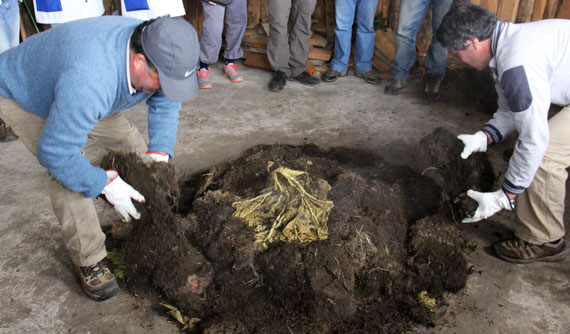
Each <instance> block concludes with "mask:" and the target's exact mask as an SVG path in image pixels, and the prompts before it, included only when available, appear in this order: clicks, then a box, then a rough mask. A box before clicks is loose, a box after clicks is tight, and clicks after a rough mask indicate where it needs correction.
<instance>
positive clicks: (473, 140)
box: [457, 131, 487, 159]
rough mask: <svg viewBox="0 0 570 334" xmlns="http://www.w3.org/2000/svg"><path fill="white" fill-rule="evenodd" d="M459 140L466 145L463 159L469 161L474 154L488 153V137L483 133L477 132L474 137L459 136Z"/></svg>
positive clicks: (462, 154) (462, 155)
mask: <svg viewBox="0 0 570 334" xmlns="http://www.w3.org/2000/svg"><path fill="white" fill-rule="evenodd" d="M457 138H458V139H459V140H461V141H462V142H463V144H465V147H464V148H463V152H462V153H461V157H462V158H463V159H467V158H468V157H469V156H470V155H471V153H473V152H486V151H487V135H486V134H485V132H483V131H477V132H475V133H474V134H472V135H465V134H462V135H459V136H457Z"/></svg>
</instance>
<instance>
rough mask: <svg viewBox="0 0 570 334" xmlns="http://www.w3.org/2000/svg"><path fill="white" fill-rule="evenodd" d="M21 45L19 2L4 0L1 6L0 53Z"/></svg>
mask: <svg viewBox="0 0 570 334" xmlns="http://www.w3.org/2000/svg"><path fill="white" fill-rule="evenodd" d="M18 43H20V8H19V7H18V0H2V4H1V5H0V53H2V52H4V51H6V50H8V49H10V48H12V47H14V46H16V45H18Z"/></svg>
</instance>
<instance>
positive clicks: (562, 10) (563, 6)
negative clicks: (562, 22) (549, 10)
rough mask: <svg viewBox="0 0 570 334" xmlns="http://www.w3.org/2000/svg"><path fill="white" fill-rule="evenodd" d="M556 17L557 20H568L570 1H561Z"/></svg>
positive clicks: (569, 17)
mask: <svg viewBox="0 0 570 334" xmlns="http://www.w3.org/2000/svg"><path fill="white" fill-rule="evenodd" d="M556 17H557V18H559V19H570V0H562V1H561V3H560V7H558V11H557V12H556Z"/></svg>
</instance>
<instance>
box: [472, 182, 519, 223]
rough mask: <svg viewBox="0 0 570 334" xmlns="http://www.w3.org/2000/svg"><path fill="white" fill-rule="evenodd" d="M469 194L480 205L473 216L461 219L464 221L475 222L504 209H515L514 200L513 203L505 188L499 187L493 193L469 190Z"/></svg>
mask: <svg viewBox="0 0 570 334" xmlns="http://www.w3.org/2000/svg"><path fill="white" fill-rule="evenodd" d="M467 196H469V197H471V198H473V199H474V200H476V201H477V203H479V206H478V207H477V210H475V213H474V214H473V217H468V218H464V219H463V220H462V221H461V222H462V223H475V222H478V221H480V220H481V219H487V218H489V217H491V216H492V215H494V214H495V213H497V212H499V211H501V210H502V209H505V210H512V209H514V201H513V202H512V203H511V200H510V198H509V197H508V196H507V194H506V193H505V192H504V191H503V189H499V190H497V191H495V192H492V193H480V192H478V191H475V190H468V191H467Z"/></svg>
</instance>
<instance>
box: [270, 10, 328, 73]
mask: <svg viewBox="0 0 570 334" xmlns="http://www.w3.org/2000/svg"><path fill="white" fill-rule="evenodd" d="M316 4H317V0H268V1H267V7H268V10H267V11H268V14H269V39H268V40H267V58H268V59H269V63H270V64H271V68H272V69H273V70H274V71H282V72H284V73H285V74H286V75H287V76H288V77H290V76H293V77H296V76H298V75H299V74H301V73H303V71H305V69H306V68H307V60H308V59H309V39H310V38H311V15H312V14H313V11H314V10H315V5H316ZM289 22H291V32H290V33H289V34H288V29H287V26H288V23H289Z"/></svg>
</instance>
